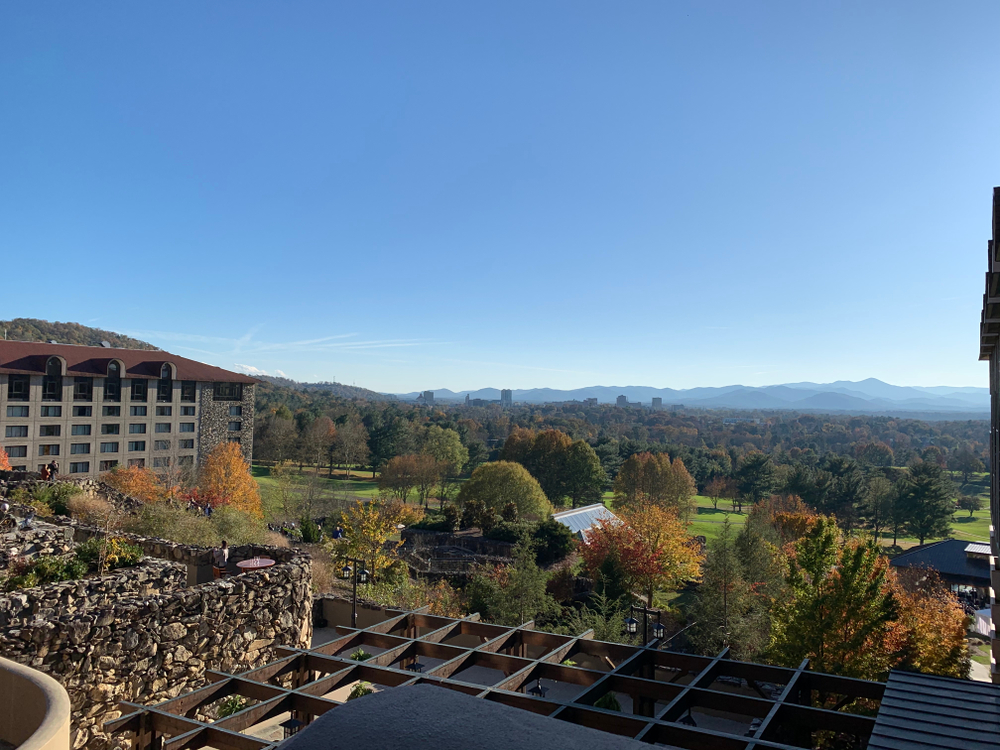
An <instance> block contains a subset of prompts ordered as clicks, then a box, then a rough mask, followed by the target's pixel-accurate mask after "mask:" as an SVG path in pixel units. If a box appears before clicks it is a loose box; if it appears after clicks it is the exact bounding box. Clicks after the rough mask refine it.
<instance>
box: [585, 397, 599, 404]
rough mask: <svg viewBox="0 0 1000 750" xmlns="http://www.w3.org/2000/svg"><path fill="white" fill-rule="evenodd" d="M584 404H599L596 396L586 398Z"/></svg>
mask: <svg viewBox="0 0 1000 750" xmlns="http://www.w3.org/2000/svg"><path fill="white" fill-rule="evenodd" d="M583 405H584V406H597V399H596V398H585V399H584V400H583Z"/></svg>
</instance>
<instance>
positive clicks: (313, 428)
mask: <svg viewBox="0 0 1000 750" xmlns="http://www.w3.org/2000/svg"><path fill="white" fill-rule="evenodd" d="M336 437H337V428H336V427H334V425H333V420H332V419H330V418H329V417H319V418H317V419H314V420H313V421H312V424H310V425H309V427H308V429H307V430H306V432H305V434H304V435H303V436H302V445H303V453H304V457H305V459H306V461H307V462H308V463H310V464H312V465H313V466H315V467H316V470H317V471H319V467H320V464H321V463H323V460H324V459H325V458H327V457H328V456H329V454H330V450H331V449H332V448H333V442H334V440H335V439H336ZM330 469H331V471H332V470H333V463H332V462H331V464H330Z"/></svg>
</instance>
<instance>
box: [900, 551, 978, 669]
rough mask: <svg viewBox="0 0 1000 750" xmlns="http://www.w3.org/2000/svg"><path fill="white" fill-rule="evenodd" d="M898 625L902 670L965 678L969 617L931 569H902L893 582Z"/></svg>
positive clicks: (968, 665) (967, 664)
mask: <svg viewBox="0 0 1000 750" xmlns="http://www.w3.org/2000/svg"><path fill="white" fill-rule="evenodd" d="M895 589H896V598H897V599H898V600H899V622H898V624H899V626H900V627H902V629H903V632H904V639H905V646H904V648H903V656H902V664H901V666H902V667H903V668H904V669H912V670H914V671H917V672H925V673H927V674H936V675H941V676H942V677H956V678H958V679H963V680H965V679H968V677H969V667H970V666H971V664H970V663H969V661H970V660H969V648H968V646H967V645H966V642H965V636H966V632H967V630H968V627H969V616H968V615H967V614H965V611H964V610H963V609H962V605H961V604H959V602H958V599H957V598H956V596H955V595H954V594H953V593H952V592H951V591H949V589H948V586H947V584H945V583H944V581H942V580H941V577H940V575H938V573H937V572H936V571H933V570H929V569H927V570H924V569H917V570H914V569H912V568H910V569H903V570H902V571H899V572H898V575H897V580H896V581H895Z"/></svg>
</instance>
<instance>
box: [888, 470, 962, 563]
mask: <svg viewBox="0 0 1000 750" xmlns="http://www.w3.org/2000/svg"><path fill="white" fill-rule="evenodd" d="M950 484H951V483H950V482H949V481H948V479H946V478H945V475H944V472H943V471H942V469H941V467H940V466H938V465H937V464H935V463H931V462H928V461H921V462H919V463H917V464H916V465H914V466H913V467H911V468H910V473H909V476H908V477H907V478H906V479H905V480H904V481H903V486H902V490H903V491H902V493H901V494H900V497H899V503H900V506H901V511H902V513H903V515H904V517H905V518H906V524H905V525H906V531H907V533H908V534H910V535H912V536H915V537H917V539H919V540H920V543H921V544H923V543H924V540H925V539H939V538H941V537H946V536H948V534H949V533H951V515H952V513H953V512H954V506H953V505H952V502H951V495H952V490H953V488H952V487H951V486H950Z"/></svg>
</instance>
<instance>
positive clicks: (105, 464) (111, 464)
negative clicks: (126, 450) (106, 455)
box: [100, 459, 118, 471]
mask: <svg viewBox="0 0 1000 750" xmlns="http://www.w3.org/2000/svg"><path fill="white" fill-rule="evenodd" d="M117 465H118V462H117V461H115V460H114V459H112V460H111V461H101V464H100V466H101V468H100V471H111V470H112V469H113V468H115V467H116V466H117Z"/></svg>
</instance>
